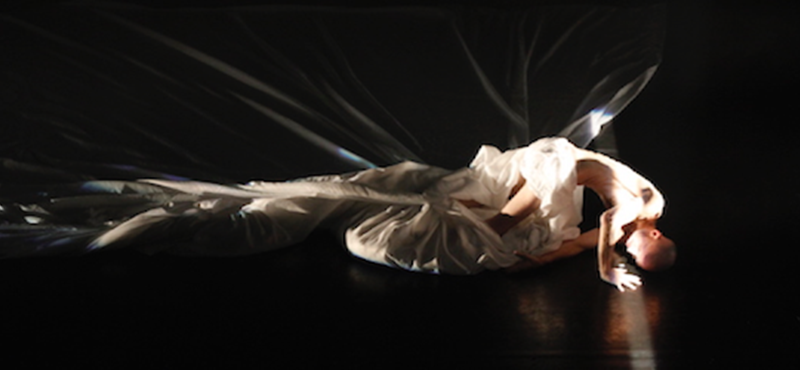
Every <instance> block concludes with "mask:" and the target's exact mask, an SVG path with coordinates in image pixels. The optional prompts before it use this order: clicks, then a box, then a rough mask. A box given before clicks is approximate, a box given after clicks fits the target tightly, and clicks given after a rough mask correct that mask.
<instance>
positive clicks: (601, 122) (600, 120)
mask: <svg viewBox="0 0 800 370" xmlns="http://www.w3.org/2000/svg"><path fill="white" fill-rule="evenodd" d="M613 118H614V114H613V113H611V112H608V111H606V110H605V109H604V108H595V109H592V111H591V112H589V126H590V129H591V130H592V137H597V135H598V134H600V130H602V129H603V126H605V124H606V123H609V122H611V120H612V119H613Z"/></svg>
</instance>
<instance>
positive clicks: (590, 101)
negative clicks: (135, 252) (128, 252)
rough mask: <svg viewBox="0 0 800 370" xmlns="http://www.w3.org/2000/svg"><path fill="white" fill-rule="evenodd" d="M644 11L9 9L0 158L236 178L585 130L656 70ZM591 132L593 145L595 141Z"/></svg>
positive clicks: (120, 171) (657, 35)
mask: <svg viewBox="0 0 800 370" xmlns="http://www.w3.org/2000/svg"><path fill="white" fill-rule="evenodd" d="M662 16H663V9H662V8H661V7H658V6H645V7H593V6H563V7H559V6H535V5H532V6H530V7H528V8H524V9H513V10H510V9H509V10H504V9H500V8H481V7H470V6H460V7H459V6H452V7H392V8H378V7H376V8H336V7H287V6H272V7H270V6H265V7H248V8H221V9H191V8H185V9H168V10H163V9H149V8H141V7H130V6H122V5H116V6H115V5H82V4H62V5H52V6H46V7H32V8H29V9H25V10H19V11H9V12H6V13H4V14H0V35H3V36H2V38H0V46H2V48H3V53H0V86H2V89H3V91H2V94H0V121H2V127H3V128H2V130H3V132H2V142H0V156H2V157H5V158H8V159H9V160H13V161H14V162H13V163H12V162H8V161H6V165H5V166H4V170H5V171H15V170H18V166H19V165H21V164H20V163H23V164H35V165H44V166H47V167H49V168H51V169H52V168H55V169H58V170H59V171H63V172H64V175H65V176H66V175H67V174H71V175H73V176H78V177H80V175H82V176H89V177H95V178H97V177H102V178H109V177H113V178H124V179H133V178H138V177H152V176H158V177H164V176H165V175H163V174H164V173H168V174H172V175H180V176H181V177H184V178H192V179H206V180H219V181H222V180H225V181H237V182H241V181H248V180H251V179H269V180H276V179H277V180H284V179H289V178H298V177H304V176H309V175H316V174H326V173H343V172H348V171H353V170H359V169H366V168H372V167H376V166H387V165H391V164H395V163H400V162H402V161H405V160H412V161H416V162H420V163H428V164H431V165H435V166H439V167H444V168H450V169H453V168H458V167H461V166H464V164H465V163H467V162H468V161H469V158H471V157H472V156H473V155H474V151H475V148H478V147H479V146H481V145H483V144H491V145H493V146H496V147H498V148H501V149H503V150H505V149H511V148H516V147H520V146H525V145H527V144H528V143H530V142H532V141H534V140H535V139H537V138H539V137H544V136H553V135H558V136H563V137H567V138H569V139H570V140H571V141H572V142H573V143H575V144H576V145H578V146H581V147H585V146H587V145H588V144H589V143H590V142H591V141H592V139H593V138H595V137H596V136H597V135H598V134H599V133H600V132H601V129H602V127H604V125H605V124H607V123H608V122H609V121H610V120H611V119H612V118H613V117H614V116H615V115H616V114H617V113H619V112H620V111H621V110H622V109H623V108H624V107H625V106H626V105H627V104H628V103H629V102H630V101H631V100H632V99H633V98H634V97H635V96H636V95H637V94H638V93H639V91H640V90H641V89H642V87H643V86H644V85H645V84H646V83H647V81H648V80H649V79H650V77H651V76H652V74H653V73H654V71H655V69H656V68H657V66H658V63H659V61H660V56H661V42H662V39H663V28H664V22H663V20H662ZM608 139H609V140H605V141H602V140H596V141H595V142H596V143H599V144H598V145H599V147H598V149H600V150H601V151H603V150H613V149H614V145H613V140H610V139H613V136H609V137H608ZM15 166H17V167H15ZM20 172H21V171H17V172H16V173H14V175H13V176H11V175H9V176H8V177H10V178H14V179H21V178H22V175H21V174H20ZM20 181H21V180H20ZM25 181H28V178H25Z"/></svg>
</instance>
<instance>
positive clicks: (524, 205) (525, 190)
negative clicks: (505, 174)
mask: <svg viewBox="0 0 800 370" xmlns="http://www.w3.org/2000/svg"><path fill="white" fill-rule="evenodd" d="M541 203H542V202H541V199H539V197H537V196H536V194H534V193H533V190H531V189H530V188H529V187H527V186H522V187H520V189H519V191H517V193H516V194H514V196H513V197H512V198H511V199H510V200H509V201H508V203H506V205H505V206H504V207H503V209H502V210H500V213H498V214H496V215H494V216H492V217H491V218H489V219H487V220H486V223H487V224H489V227H491V228H492V229H493V230H494V231H495V232H497V234H498V235H501V236H502V235H503V234H505V233H506V232H507V231H508V230H511V228H512V227H514V226H515V225H516V224H518V223H519V222H520V221H522V220H524V219H525V217H528V216H529V215H530V214H531V213H533V212H534V211H536V210H537V209H538V208H539V205H540V204H541Z"/></svg>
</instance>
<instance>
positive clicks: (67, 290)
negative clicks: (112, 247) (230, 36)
mask: <svg viewBox="0 0 800 370" xmlns="http://www.w3.org/2000/svg"><path fill="white" fill-rule="evenodd" d="M134 3H139V4H145V5H153V6H182V5H187V4H198V2H197V1H188V0H187V1H175V0H171V1H169V2H168V3H164V2H155V1H140V2H134ZM236 3H241V4H253V3H263V2H258V1H255V0H254V1H251V2H247V1H238V2H236ZM308 3H311V2H308ZM394 3H395V4H409V3H412V4H413V3H414V2H400V1H397V2H394ZM417 3H419V2H417ZM473 3H477V2H473ZM611 3H613V4H623V5H624V4H626V2H616V3H615V2H611ZM627 3H628V4H630V2H627ZM32 4H34V3H30V2H24V3H23V2H18V4H12V5H9V6H7V7H8V9H12V8H14V7H27V6H34V5H32ZM205 4H206V5H209V6H219V5H221V4H231V2H221V1H220V2H212V1H206V2H205ZM353 4H354V5H363V4H356V3H353ZM492 6H504V7H514V6H517V3H515V2H511V1H506V2H494V3H493V4H492ZM797 15H798V11H797V9H796V6H794V5H786V4H781V3H763V2H759V3H758V4H756V2H752V1H750V2H746V3H745V5H729V4H727V3H723V2H719V3H714V2H685V3H684V2H678V3H670V4H668V29H667V39H666V44H665V50H664V60H663V63H662V65H661V67H660V69H659V71H658V72H657V74H656V76H655V77H654V79H653V80H652V81H651V83H650V85H649V86H648V87H647V88H645V90H644V91H643V93H642V94H641V95H640V96H639V97H638V98H637V99H636V100H635V101H634V102H633V103H632V104H631V105H630V106H629V107H628V108H627V110H626V111H624V112H623V113H622V114H621V115H620V116H619V117H618V118H617V119H616V121H615V123H614V124H615V128H616V132H617V142H618V146H619V151H620V156H621V158H622V159H623V160H624V161H626V162H628V163H629V164H631V165H632V166H633V167H634V168H636V169H637V170H639V171H640V172H642V173H644V174H646V175H647V176H648V177H649V178H651V179H653V181H654V182H655V183H656V184H658V185H659V187H660V188H661V189H662V190H663V191H664V193H665V194H666V196H667V200H668V203H669V206H668V209H667V212H666V215H665V217H664V219H663V221H662V223H661V226H662V229H663V230H664V231H665V233H667V234H668V235H670V236H671V237H672V238H673V239H675V240H676V241H677V243H678V245H679V248H680V249H679V250H680V258H679V261H678V263H677V265H676V266H675V268H673V269H672V270H671V271H669V272H665V273H660V274H645V275H644V278H645V281H646V284H645V286H644V287H643V288H642V290H641V291H642V294H641V295H640V297H642V298H641V302H639V303H636V302H635V301H636V299H638V298H634V297H638V296H634V295H632V294H627V295H620V294H619V293H618V292H616V291H614V290H613V289H611V288H610V287H609V286H606V285H604V284H602V283H601V282H599V280H598V279H597V278H596V276H595V274H596V273H595V271H594V263H595V261H594V256H592V255H591V254H590V253H588V254H584V255H581V256H579V257H577V258H575V259H573V260H569V261H564V262H562V263H557V264H554V265H552V266H547V267H545V268H543V269H540V270H537V271H534V272H531V273H526V274H521V275H515V276H508V275H505V274H503V273H485V274H481V275H478V276H475V277H467V278H464V277H449V276H425V275H419V274H411V273H406V272H402V271H394V270H390V269H384V268H381V267H377V266H372V265H368V264H365V263H363V262H360V261H356V260H354V259H353V258H351V257H349V256H347V255H346V253H345V252H344V251H343V250H341V249H340V248H338V247H337V246H336V244H337V241H336V240H335V238H334V237H333V236H332V235H329V234H325V233H319V234H315V235H314V236H313V237H312V238H311V239H310V240H308V241H307V242H306V243H303V244H302V245H299V246H297V247H295V248H289V249H287V250H283V251H279V252H276V253H270V254H266V255H260V256H255V257H248V258H234V259H185V258H184V259H182V258H176V257H169V256H154V257H146V256H141V255H138V254H135V253H127V252H121V253H113V254H100V255H91V256H87V257H82V258H63V259H36V260H15V261H1V262H0V299H1V300H0V317H2V320H1V321H0V338H3V339H4V340H3V342H5V343H6V344H4V345H2V346H0V348H2V349H1V350H0V351H1V352H0V354H1V355H2V358H3V361H7V362H9V363H10V365H11V366H9V368H23V367H37V366H42V365H50V366H53V365H57V366H65V365H73V366H76V365H77V366H81V367H97V368H128V367H135V368H145V367H147V368H174V367H190V366H191V367H217V368H221V367H225V368H239V367H244V366H245V365H247V366H257V367H261V368H263V367H268V366H271V367H277V368H302V367H306V366H310V365H317V366H348V367H355V368H395V367H398V368H399V367H422V368H428V367H446V368H452V367H455V366H459V367H467V368H470V367H477V368H527V367H534V368H546V369H549V368H603V369H608V368H648V367H650V366H651V365H657V367H658V368H665V369H670V368H677V367H685V368H704V369H705V368H728V367H731V366H739V367H748V365H750V366H754V365H758V366H759V368H797V367H798V366H800V355H798V353H800V352H798V351H800V294H799V293H798V292H800V290H799V289H800V286H798V285H799V284H798V282H800V273H798V268H797V265H798V255H800V253H798V246H797V243H796V241H795V240H796V239H797V237H796V236H795V235H794V233H795V232H796V230H797V229H798V226H797V225H798V223H797V221H798V207H800V192H798V190H797V189H796V179H797V178H798V177H799V176H798V172H799V171H798V169H797V159H798V155H797V154H796V149H795V141H796V133H795V132H796V130H794V126H795V125H796V121H797V118H796V116H797V113H796V112H795V107H796V105H797V101H798V99H797V98H798V93H797V91H798V89H797V86H798V80H799V79H800V78H799V77H800V76H798V75H799V74H800V72H798V68H797V66H798V58H799V57H800V39H799V38H800V32H798V27H800V24H798V23H797V21H796V20H797V19H798V18H797ZM642 302H643V303H642ZM637 304H638V306H637ZM642 304H643V305H642ZM630 307H634V308H644V309H643V310H640V311H641V312H644V315H639V316H637V315H636V314H634V313H631V312H632V311H631V310H630ZM637 318H638V319H637ZM636 320H640V321H636ZM642 328H644V332H645V333H649V339H650V342H651V346H650V347H651V349H650V348H648V346H646V345H645V344H643V342H642V341H645V340H646V339H647V338H645V337H642V334H641V333H642ZM631 338H633V339H631ZM643 348H644V349H643Z"/></svg>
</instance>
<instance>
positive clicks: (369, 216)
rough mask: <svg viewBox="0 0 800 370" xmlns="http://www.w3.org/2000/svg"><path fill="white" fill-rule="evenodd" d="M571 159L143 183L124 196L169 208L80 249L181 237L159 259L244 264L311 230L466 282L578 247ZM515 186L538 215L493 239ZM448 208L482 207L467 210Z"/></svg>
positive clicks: (500, 155) (544, 142)
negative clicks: (136, 195)
mask: <svg viewBox="0 0 800 370" xmlns="http://www.w3.org/2000/svg"><path fill="white" fill-rule="evenodd" d="M574 150H575V147H574V146H572V145H571V144H570V143H569V142H568V141H567V140H565V139H541V140H538V141H536V142H534V143H533V144H531V145H529V146H528V147H525V148H520V149H515V150H509V151H506V152H501V151H500V150H498V149H497V148H494V147H491V146H484V147H482V148H481V149H480V150H479V151H478V154H477V155H476V157H475V159H474V160H473V161H472V164H471V166H470V167H469V168H465V169H462V170H458V171H449V170H445V169H441V168H437V167H432V166H427V165H423V164H419V163H413V162H404V163H401V164H398V165H394V166H391V167H386V168H377V169H371V170H366V171H361V172H355V173H350V174H344V175H331V176H319V177H312V178H305V179H301V180H297V181H293V182H284V183H275V182H252V183H249V184H246V185H239V186H223V185H217V184H207V183H201V182H186V181H164V180H145V181H144V182H139V183H134V184H132V185H136V184H140V185H141V186H144V185H145V183H146V184H147V185H148V186H151V187H154V188H153V189H156V190H157V189H163V190H160V191H161V192H163V193H164V196H166V197H167V198H165V199H168V200H165V201H160V202H161V203H163V204H161V206H160V207H156V208H151V209H150V210H149V211H146V212H142V213H139V214H137V215H136V216H134V217H132V218H130V219H128V220H127V221H124V222H122V223H119V224H116V225H115V226H113V227H112V228H111V229H110V230H108V231H106V232H105V233H103V234H102V235H101V236H100V237H98V238H97V239H95V241H94V242H93V243H92V245H91V249H97V248H107V247H111V248H113V247H119V246H122V245H127V244H128V243H129V242H135V241H136V238H145V239H144V240H145V241H147V240H150V239H147V238H156V237H157V238H162V237H166V236H169V235H191V236H192V240H191V242H189V243H180V244H175V243H172V244H169V243H168V244H167V246H166V247H164V248H169V249H168V251H169V252H173V253H179V254H190V255H217V256H220V255H243V254H252V253H258V252H262V251H266V250H271V249H276V248H280V247H283V246H287V245H290V244H294V243H297V242H300V241H302V240H303V239H304V238H305V237H306V236H307V235H308V234H309V233H310V232H311V231H313V230H314V229H316V228H319V227H330V228H333V229H334V230H338V231H340V232H341V233H342V235H343V237H344V244H345V245H346V247H347V249H348V250H349V251H350V252H351V253H352V254H353V255H355V256H358V257H361V258H363V259H365V260H368V261H372V262H375V263H380V264H384V265H389V266H393V267H399V268H403V269H407V270H412V271H422V272H430V273H448V274H474V273H477V272H480V271H482V270H484V269H498V268H503V267H508V266H511V265H513V264H514V263H516V262H517V261H519V258H518V257H517V256H515V255H514V251H517V250H519V251H524V252H527V253H530V254H533V255H539V254H542V253H546V252H549V251H552V250H555V249H556V248H558V247H559V245H560V244H561V242H562V241H564V240H566V239H572V238H575V237H577V236H578V234H579V230H578V224H579V223H580V221H581V201H582V198H581V197H582V194H583V192H582V189H581V188H580V187H578V186H577V180H576V174H575V152H574ZM520 177H523V178H525V180H526V186H529V187H530V188H531V189H532V190H533V191H534V192H535V194H536V195H537V196H538V197H539V198H541V200H542V202H541V207H540V209H539V210H537V211H536V212H535V213H533V214H532V215H531V216H529V217H528V218H526V219H525V220H523V221H522V222H521V223H519V224H518V225H516V226H515V227H514V228H513V229H511V230H510V231H509V232H507V233H506V234H504V235H503V237H502V238H501V237H500V236H499V235H498V234H497V233H495V232H494V231H493V230H492V229H491V228H490V227H489V226H488V225H487V224H486V223H485V222H484V220H485V219H487V218H489V217H491V216H493V215H495V214H497V213H498V212H499V211H500V210H501V209H502V208H503V206H504V205H505V204H506V202H507V201H508V199H509V195H510V193H511V191H512V188H513V187H514V186H515V185H516V184H517V183H518V182H519V179H520ZM153 191H155V190H153ZM147 199H150V198H147ZM159 199H160V198H159ZM457 200H474V201H477V202H479V203H481V204H483V205H484V207H481V208H472V209H470V208H467V206H465V205H464V204H462V203H461V202H459V201H457ZM140 241H141V240H140ZM145 245H146V246H145V247H143V248H147V251H148V252H158V251H160V250H162V249H160V248H161V247H162V246H161V245H155V244H153V243H145Z"/></svg>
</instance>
